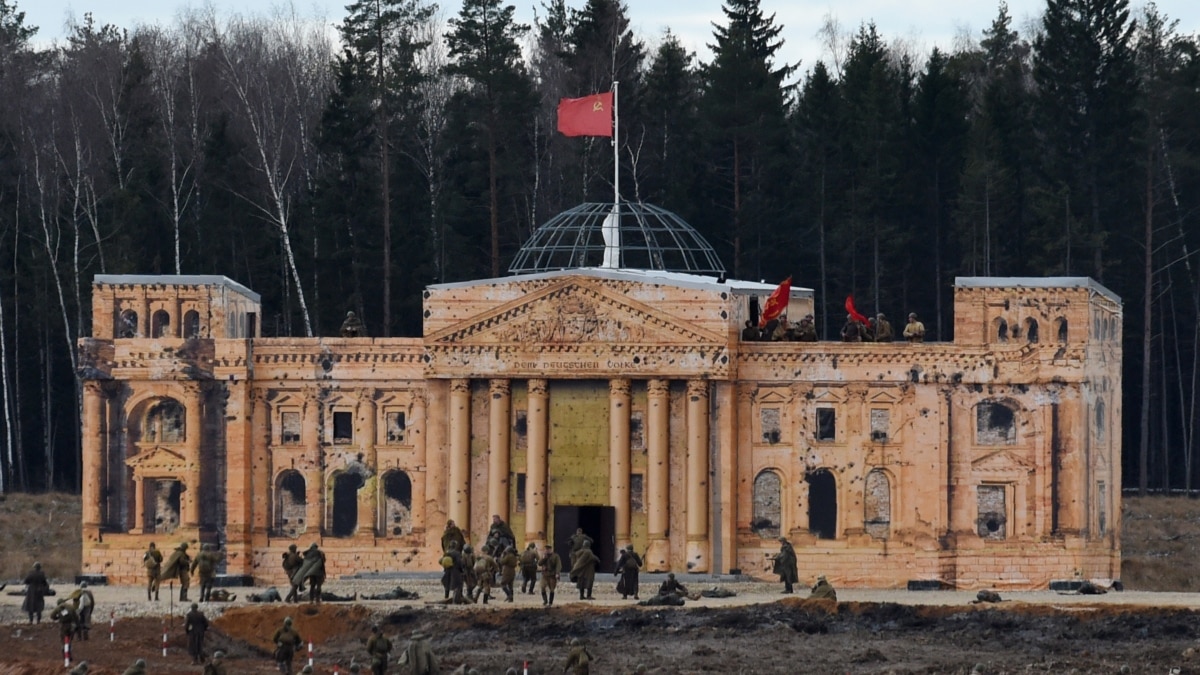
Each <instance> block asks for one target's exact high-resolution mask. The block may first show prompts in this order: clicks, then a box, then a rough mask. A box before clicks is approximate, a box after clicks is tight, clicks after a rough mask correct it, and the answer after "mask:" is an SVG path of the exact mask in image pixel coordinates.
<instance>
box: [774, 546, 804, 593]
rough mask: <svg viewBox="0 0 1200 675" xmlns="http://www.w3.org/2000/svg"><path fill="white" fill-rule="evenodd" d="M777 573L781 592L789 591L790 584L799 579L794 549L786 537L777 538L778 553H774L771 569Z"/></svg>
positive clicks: (790, 589)
mask: <svg viewBox="0 0 1200 675" xmlns="http://www.w3.org/2000/svg"><path fill="white" fill-rule="evenodd" d="M772 571H773V572H775V574H778V575H779V580H780V581H782V582H783V592H784V593H791V592H792V584H794V583H796V582H797V581H799V575H798V574H797V572H796V549H794V548H792V542H790V541H788V540H787V537H780V538H779V553H778V554H776V555H775V564H774V568H773V570H772Z"/></svg>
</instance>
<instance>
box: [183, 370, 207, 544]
mask: <svg viewBox="0 0 1200 675" xmlns="http://www.w3.org/2000/svg"><path fill="white" fill-rule="evenodd" d="M185 391H186V392H187V401H186V403H185V405H186V406H187V418H186V421H185V422H184V425H183V428H184V434H185V435H184V438H185V443H184V459H185V460H186V462H187V469H186V470H185V475H184V476H183V481H184V484H185V485H187V499H186V500H185V501H184V506H183V509H182V511H183V513H181V514H179V515H180V521H181V522H180V524H181V525H182V526H183V527H184V528H187V529H194V528H198V527H200V503H201V501H203V500H202V497H201V495H200V448H201V445H202V443H203V442H204V421H203V420H204V415H203V414H202V413H203V412H204V390H203V389H201V388H200V386H199V385H195V384H193V385H189V386H187V387H186V388H185Z"/></svg>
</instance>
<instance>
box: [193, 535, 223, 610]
mask: <svg viewBox="0 0 1200 675" xmlns="http://www.w3.org/2000/svg"><path fill="white" fill-rule="evenodd" d="M215 546H216V545H215V544H200V552H199V553H197V554H196V559H195V560H193V561H192V567H191V571H192V573H193V574H196V575H197V576H198V577H199V579H200V602H208V596H209V594H210V593H212V585H213V580H214V579H216V577H217V561H218V554H217V552H216V551H215V550H213V549H214V548H215Z"/></svg>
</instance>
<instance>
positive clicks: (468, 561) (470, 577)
mask: <svg viewBox="0 0 1200 675" xmlns="http://www.w3.org/2000/svg"><path fill="white" fill-rule="evenodd" d="M461 556H462V559H461V560H460V563H461V567H462V575H463V586H464V587H465V588H466V591H467V599H469V600H470V601H471V602H475V586H476V585H477V584H478V583H479V580H478V579H476V578H475V551H474V549H472V548H471V545H470V544H467V545H466V546H463V547H462V554H461Z"/></svg>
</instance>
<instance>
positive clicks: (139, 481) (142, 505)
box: [131, 474, 146, 534]
mask: <svg viewBox="0 0 1200 675" xmlns="http://www.w3.org/2000/svg"><path fill="white" fill-rule="evenodd" d="M131 531H132V532H133V534H142V533H143V532H145V531H146V479H145V478H142V477H141V476H138V475H136V474H135V475H134V477H133V529H132V530H131Z"/></svg>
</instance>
